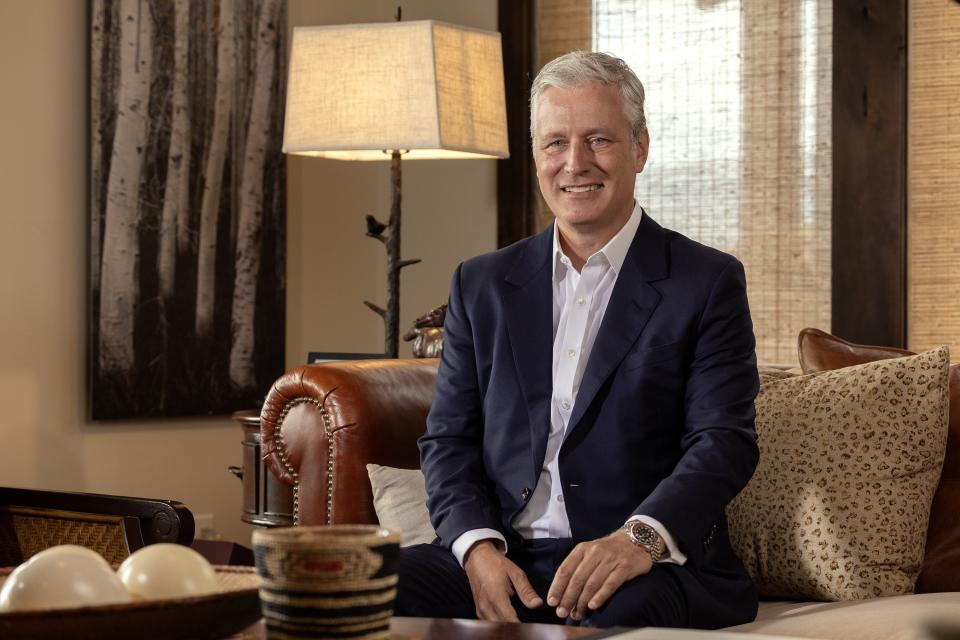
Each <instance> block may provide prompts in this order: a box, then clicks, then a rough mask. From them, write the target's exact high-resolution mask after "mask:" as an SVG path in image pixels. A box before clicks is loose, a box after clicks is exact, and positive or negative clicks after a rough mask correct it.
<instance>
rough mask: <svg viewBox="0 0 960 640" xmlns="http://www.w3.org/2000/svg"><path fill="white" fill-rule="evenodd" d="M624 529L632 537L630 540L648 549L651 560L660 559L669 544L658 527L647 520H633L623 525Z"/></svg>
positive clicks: (657, 560) (656, 560)
mask: <svg viewBox="0 0 960 640" xmlns="http://www.w3.org/2000/svg"><path fill="white" fill-rule="evenodd" d="M623 530H624V531H625V532H626V533H627V537H629V538H630V542H632V543H633V544H635V545H637V546H638V547H643V548H644V549H646V551H647V553H649V554H650V559H651V560H653V561H654V562H659V561H660V559H661V558H662V557H663V553H664V551H665V549H666V546H667V545H666V543H665V542H664V541H663V538H662V537H660V534H659V533H657V530H656V529H654V528H653V527H651V526H650V525H648V524H647V523H645V522H641V521H639V520H631V521H630V522H628V523H626V524H625V525H623Z"/></svg>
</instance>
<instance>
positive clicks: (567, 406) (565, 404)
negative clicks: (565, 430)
mask: <svg viewBox="0 0 960 640" xmlns="http://www.w3.org/2000/svg"><path fill="white" fill-rule="evenodd" d="M560 406H561V407H563V409H564V411H569V410H570V402H569V401H568V400H564V401H563V402H561V403H560Z"/></svg>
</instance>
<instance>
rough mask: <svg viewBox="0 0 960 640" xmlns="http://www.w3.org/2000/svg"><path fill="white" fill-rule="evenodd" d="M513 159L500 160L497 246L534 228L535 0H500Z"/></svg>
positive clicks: (508, 125) (508, 124)
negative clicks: (531, 129) (531, 127)
mask: <svg viewBox="0 0 960 640" xmlns="http://www.w3.org/2000/svg"><path fill="white" fill-rule="evenodd" d="M498 9H499V18H498V20H499V26H500V34H501V37H502V38H503V76H504V84H505V89H506V98H507V139H508V141H509V144H510V158H509V159H507V160H500V161H499V162H498V163H497V246H498V247H505V246H507V245H508V244H512V243H513V242H516V241H517V240H520V239H521V238H525V237H527V236H528V235H530V234H532V233H533V232H534V230H535V229H534V224H535V222H536V215H535V213H534V202H535V200H534V196H535V193H534V175H535V174H534V169H533V162H532V161H531V146H530V134H529V122H530V84H531V83H532V82H533V67H534V64H535V60H534V38H535V33H536V28H535V26H536V15H535V2H534V0H499V2H498Z"/></svg>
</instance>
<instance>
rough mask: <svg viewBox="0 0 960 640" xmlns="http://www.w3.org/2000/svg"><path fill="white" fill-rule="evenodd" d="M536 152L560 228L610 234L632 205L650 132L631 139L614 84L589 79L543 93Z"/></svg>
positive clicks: (539, 173) (542, 182)
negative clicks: (589, 81) (587, 81)
mask: <svg viewBox="0 0 960 640" xmlns="http://www.w3.org/2000/svg"><path fill="white" fill-rule="evenodd" d="M535 117H536V138H535V139H534V141H533V157H534V162H535V163H536V165H537V179H538V181H539V183H540V191H541V192H542V193H543V197H544V199H545V200H546V202H547V205H548V206H549V207H550V210H551V211H553V213H554V215H556V217H557V223H558V225H559V226H560V228H561V230H562V231H567V232H580V233H596V232H601V233H607V232H609V233H610V235H611V237H612V235H613V233H616V231H617V230H619V228H620V227H621V226H623V224H624V223H626V221H627V219H628V218H629V217H630V213H631V212H632V211H633V186H634V183H635V182H636V178H637V173H639V172H640V171H642V170H643V165H644V164H645V163H646V161H647V150H648V147H649V137H648V135H647V133H646V131H644V133H643V135H642V137H641V140H639V141H637V142H636V143H635V144H634V143H633V142H632V140H631V137H632V134H631V130H630V122H629V121H628V120H627V117H626V115H625V114H624V112H623V98H622V97H621V96H620V90H619V88H618V87H617V86H616V85H606V84H599V83H589V84H585V85H583V86H580V87H572V88H569V89H562V88H559V87H550V88H548V89H547V90H545V91H544V92H543V93H542V94H541V95H540V104H539V108H538V110H537V113H536V116H535Z"/></svg>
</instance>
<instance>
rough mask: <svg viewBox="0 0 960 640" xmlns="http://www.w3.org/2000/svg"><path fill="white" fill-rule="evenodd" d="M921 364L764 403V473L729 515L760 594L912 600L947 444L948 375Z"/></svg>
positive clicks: (804, 381)
mask: <svg viewBox="0 0 960 640" xmlns="http://www.w3.org/2000/svg"><path fill="white" fill-rule="evenodd" d="M948 364H949V352H948V349H947V348H946V347H940V348H938V349H934V350H932V351H928V352H926V353H922V354H920V355H917V356H911V357H906V358H897V359H895V360H882V361H879V362H871V363H868V364H862V365H858V366H854V367H848V368H846V369H838V370H836V371H826V372H822V373H817V374H811V375H804V376H795V377H788V378H782V379H775V378H771V377H766V376H765V377H764V379H763V382H762V383H761V386H760V393H759V395H758V396H757V422H756V425H757V437H758V441H759V446H760V464H759V466H758V467H757V470H756V472H755V473H754V476H753V478H752V479H751V480H750V483H749V484H748V485H747V486H746V488H745V489H744V490H743V491H742V492H741V493H740V495H739V496H737V497H736V499H734V500H733V502H731V503H730V505H729V506H728V508H727V517H728V520H729V526H730V538H731V541H732V543H733V546H734V549H735V550H736V552H737V554H738V555H739V556H740V558H741V559H742V560H743V563H744V565H746V567H747V571H748V572H749V573H750V575H751V577H752V578H753V579H754V581H755V582H756V584H757V587H758V588H759V590H760V593H761V595H763V596H770V597H782V598H802V599H814V600H854V599H861V598H872V597H875V596H893V595H901V594H905V593H911V592H912V591H913V585H914V582H915V581H916V579H917V574H918V572H919V570H920V561H921V560H922V558H923V548H924V542H925V539H926V533H927V520H928V518H929V516H930V503H931V501H932V499H933V493H934V491H935V490H936V488H937V482H938V480H939V478H940V469H941V467H942V466H943V457H944V452H945V450H946V443H947V404H948V386H947V384H948V383H947V380H948V377H947V366H948Z"/></svg>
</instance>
